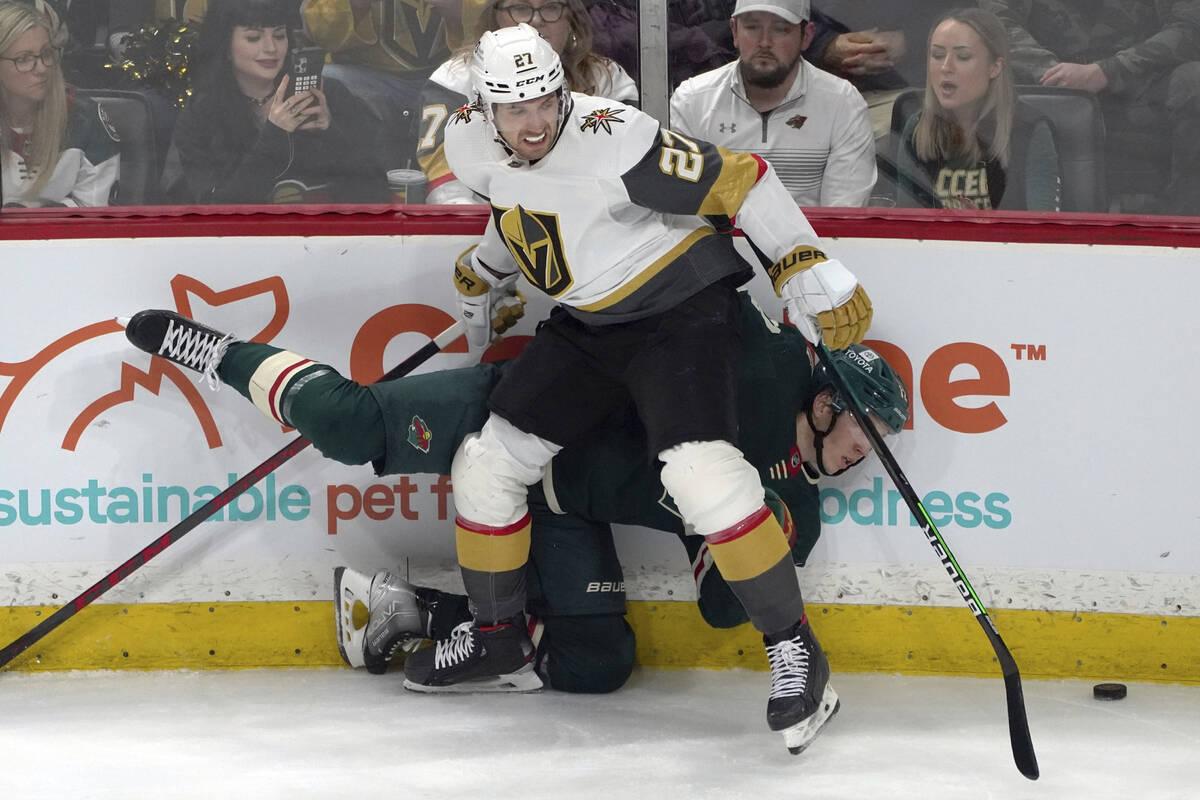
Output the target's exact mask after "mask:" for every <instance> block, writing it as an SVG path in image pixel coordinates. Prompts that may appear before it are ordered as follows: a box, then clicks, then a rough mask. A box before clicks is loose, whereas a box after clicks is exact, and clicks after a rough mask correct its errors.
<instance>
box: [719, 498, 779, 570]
mask: <svg viewBox="0 0 1200 800" xmlns="http://www.w3.org/2000/svg"><path fill="white" fill-rule="evenodd" d="M709 550H711V551H712V557H713V561H714V562H715V563H716V565H717V569H719V570H721V574H722V575H724V576H725V580H727V581H745V580H750V579H751V578H756V577H758V576H759V575H761V574H763V573H764V572H766V571H767V570H769V569H770V568H771V567H773V566H775V565H776V564H778V563H779V561H780V560H781V559H783V558H787V557H788V543H787V537H786V536H784V534H783V528H781V527H780V525H779V521H778V520H776V519H775V516H774V515H773V514H771V513H767V515H766V516H765V517H763V518H762V521H761V522H759V523H758V524H757V525H755V526H754V527H753V528H750V529H749V530H747V531H745V532H744V533H742V534H741V535H740V536H737V537H736V538H733V539H728V540H726V541H724V542H721V543H719V544H713V543H712V542H711V541H710V542H709Z"/></svg>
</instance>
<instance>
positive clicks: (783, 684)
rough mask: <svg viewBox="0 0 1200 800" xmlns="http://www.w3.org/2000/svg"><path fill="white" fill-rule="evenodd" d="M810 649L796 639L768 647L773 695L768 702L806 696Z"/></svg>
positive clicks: (771, 694)
mask: <svg viewBox="0 0 1200 800" xmlns="http://www.w3.org/2000/svg"><path fill="white" fill-rule="evenodd" d="M808 658H809V652H808V648H807V647H805V646H804V644H802V643H801V642H798V641H796V640H795V639H787V640H784V641H782V642H779V643H778V644H772V645H767V661H768V662H770V665H771V693H770V695H769V696H768V700H774V699H775V698H777V697H793V696H795V695H798V694H804V689H805V687H806V686H807V685H808Z"/></svg>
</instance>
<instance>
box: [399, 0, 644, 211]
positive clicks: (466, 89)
mask: <svg viewBox="0 0 1200 800" xmlns="http://www.w3.org/2000/svg"><path fill="white" fill-rule="evenodd" d="M520 22H526V23H529V24H530V25H532V26H533V27H534V28H535V29H536V30H537V32H538V33H540V34H541V35H542V37H543V38H545V39H546V40H547V41H548V42H550V45H551V46H552V47H553V48H554V50H555V52H557V53H558V55H559V57H560V58H561V59H562V64H563V70H564V71H565V72H566V78H567V85H568V86H570V87H571V90H572V91H575V92H583V93H584V94H590V95H595V96H598V97H608V98H611V99H613V100H619V101H621V102H623V103H629V104H631V105H637V103H638V89H637V84H635V83H634V82H633V79H632V78H630V77H629V75H628V73H626V72H625V70H624V69H622V68H621V66H620V65H619V64H618V63H617V62H616V61H613V60H612V59H611V58H607V57H606V56H602V55H599V54H597V53H595V52H594V51H593V50H592V23H591V19H590V18H589V17H588V14H587V10H586V9H585V8H584V5H583V2H582V0H488V2H487V5H486V6H484V9H483V14H482V16H481V19H480V25H481V27H480V29H479V31H478V32H477V34H478V35H481V34H483V32H484V31H493V30H498V29H500V28H507V27H510V26H512V25H516V24H518V23H520ZM478 35H477V36H476V38H478ZM469 57H470V49H469V48H464V51H463V52H460V53H459V54H458V55H456V56H455V57H454V58H451V59H450V60H449V61H447V62H446V63H444V64H442V65H441V66H440V67H438V69H437V71H436V72H434V73H433V75H432V76H431V77H430V79H429V82H428V84H426V87H425V91H424V92H423V93H422V105H423V107H422V110H421V139H420V140H419V141H418V143H417V159H418V162H419V163H420V165H421V169H422V171H424V173H425V176H426V178H427V179H428V181H429V194H428V197H427V198H426V202H429V203H482V202H485V201H484V199H483V198H481V197H479V196H478V195H476V194H475V193H474V192H472V191H471V190H470V189H468V188H467V187H466V186H464V185H463V184H462V183H460V182H459V181H458V180H456V179H455V178H454V174H453V173H452V172H450V167H449V166H448V165H447V164H446V158H445V155H444V153H443V151H442V141H443V138H444V133H445V130H446V122H447V121H448V120H449V119H450V117H451V115H452V114H453V113H454V111H455V109H458V108H461V107H462V106H464V105H467V103H468V102H470V100H469V98H468V97H467V95H468V94H469V93H470V88H471V77H470V75H469V74H468V73H467V63H468V61H469Z"/></svg>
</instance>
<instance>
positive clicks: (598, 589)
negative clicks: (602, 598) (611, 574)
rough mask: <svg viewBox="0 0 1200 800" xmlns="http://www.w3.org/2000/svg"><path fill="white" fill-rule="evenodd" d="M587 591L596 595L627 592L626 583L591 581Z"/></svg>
mask: <svg viewBox="0 0 1200 800" xmlns="http://www.w3.org/2000/svg"><path fill="white" fill-rule="evenodd" d="M587 591H588V592H590V593H594V594H606V593H618V592H624V591H625V581H591V582H590V583H588V585H587Z"/></svg>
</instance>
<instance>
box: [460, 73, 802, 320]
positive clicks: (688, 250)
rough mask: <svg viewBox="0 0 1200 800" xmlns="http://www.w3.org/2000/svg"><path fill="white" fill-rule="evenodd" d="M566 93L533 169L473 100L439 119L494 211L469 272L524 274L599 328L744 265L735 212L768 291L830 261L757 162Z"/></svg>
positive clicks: (611, 104)
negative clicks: (546, 148)
mask: <svg viewBox="0 0 1200 800" xmlns="http://www.w3.org/2000/svg"><path fill="white" fill-rule="evenodd" d="M572 101H573V102H572V108H571V109H570V111H569V113H568V114H567V116H566V119H565V122H564V127H563V130H562V133H561V134H560V136H559V139H558V142H557V143H556V144H555V146H554V148H553V149H552V150H551V151H550V153H549V154H548V155H547V156H546V157H545V158H542V159H541V160H539V161H537V162H534V163H528V162H525V161H521V160H519V159H514V158H512V157H511V156H509V155H508V152H507V150H506V149H505V148H504V147H503V146H502V145H501V144H500V143H498V142H497V141H496V139H495V132H494V129H493V128H492V126H491V125H490V124H488V122H487V121H486V120H485V119H484V115H483V113H482V112H481V111H479V110H478V109H477V108H474V107H470V106H467V107H464V108H461V109H459V110H458V111H457V112H456V113H455V114H454V115H453V116H452V119H451V121H450V123H449V124H448V125H447V126H446V135H445V151H446V157H447V160H448V162H449V166H450V168H451V169H452V170H453V171H454V174H455V175H457V176H458V178H459V180H461V181H462V182H463V183H464V184H466V185H467V186H469V187H470V188H471V189H473V190H474V191H475V192H477V193H478V194H480V195H482V196H483V197H486V198H487V199H488V202H489V203H490V204H491V208H492V217H491V220H490V221H489V223H488V226H487V230H486V231H485V233H484V238H483V241H482V242H481V243H480V245H479V246H478V247H477V248H476V249H475V250H474V251H473V253H472V260H473V262H474V263H473V267H475V271H476V273H477V274H479V275H481V276H483V277H484V278H485V279H490V280H492V281H498V280H502V279H504V278H505V277H508V276H510V275H512V274H514V273H515V272H517V271H518V270H519V271H520V272H522V273H523V274H524V275H525V277H526V278H527V279H528V280H529V282H530V283H531V284H533V286H534V287H536V288H538V289H540V290H541V291H543V292H545V293H546V294H548V295H549V296H550V297H552V298H554V299H555V300H557V301H559V302H560V303H563V304H564V305H566V306H567V307H568V308H569V309H570V310H572V312H573V313H575V314H576V315H577V316H579V317H580V318H582V319H585V320H586V321H588V322H589V323H592V324H605V323H613V322H623V321H627V320H631V319H638V318H641V317H646V316H650V315H652V314H657V313H661V312H663V311H665V310H667V309H669V308H672V307H673V306H675V305H677V304H678V303H679V302H681V301H682V300H683V299H685V298H687V297H690V296H691V295H692V294H694V293H695V292H697V291H699V289H701V288H703V287H704V286H707V285H709V284H711V283H714V282H716V281H718V280H721V279H722V278H725V277H727V276H730V275H735V274H738V273H742V272H747V270H748V267H747V265H746V263H745V261H744V260H743V259H742V258H741V257H740V256H739V255H738V253H737V251H736V250H734V248H733V245H732V242H731V238H730V231H729V226H728V223H729V221H730V220H731V219H732V218H734V217H735V216H736V221H735V222H736V225H737V226H738V227H740V228H741V229H742V231H743V232H744V233H745V235H746V236H747V237H748V238H749V239H750V241H751V242H752V243H753V244H754V245H755V247H756V248H757V249H758V250H759V251H760V252H761V253H763V254H764V256H765V257H766V259H767V260H768V262H770V263H771V266H770V267H768V274H769V275H771V277H772V280H773V281H774V282H775V287H776V291H778V290H779V287H780V286H781V285H782V283H783V282H784V281H786V280H787V279H788V278H789V277H791V276H792V275H793V274H795V273H796V272H797V271H799V270H801V269H804V268H806V267H808V266H811V265H812V264H815V263H818V262H820V261H824V260H825V255H824V253H822V252H821V248H820V242H819V240H818V238H817V235H816V233H815V232H814V231H813V229H812V226H811V225H810V224H809V223H808V220H807V219H805V217H804V215H803V214H802V213H801V211H800V209H799V208H798V207H797V206H796V204H795V202H794V201H793V200H792V198H791V196H790V195H789V194H788V193H787V190H786V189H785V188H784V187H783V184H782V183H780V182H779V179H778V178H777V177H776V176H775V173H774V171H773V170H772V169H771V167H770V165H769V164H767V163H766V162H765V161H763V160H762V159H761V158H759V157H757V156H754V155H749V154H735V153H731V152H729V151H727V150H724V149H722V148H718V147H714V146H713V145H711V144H708V143H707V142H703V141H699V140H693V139H689V138H687V137H684V136H680V135H679V134H676V133H672V132H671V131H669V130H666V129H663V128H660V127H659V124H658V122H657V121H655V120H654V118H653V117H651V116H649V115H648V114H645V113H643V112H641V111H639V110H637V109H635V108H632V107H630V106H626V105H623V104H621V103H617V102H615V101H612V100H606V99H603V98H599V97H591V96H589V95H581V94H573V95H572ZM702 217H703V218H702ZM716 226H720V227H722V228H723V231H722V232H718V231H717V228H716ZM746 277H749V274H748V272H747V275H746Z"/></svg>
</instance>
